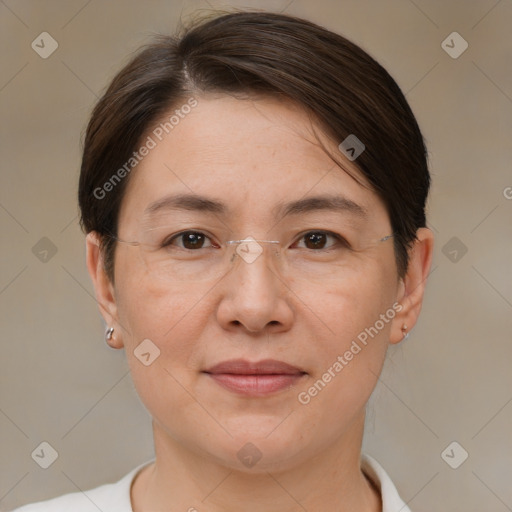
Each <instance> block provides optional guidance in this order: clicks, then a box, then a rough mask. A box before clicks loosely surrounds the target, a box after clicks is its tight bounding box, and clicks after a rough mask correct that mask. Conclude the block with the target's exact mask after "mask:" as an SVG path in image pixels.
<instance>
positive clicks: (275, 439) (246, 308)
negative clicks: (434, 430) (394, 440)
mask: <svg viewBox="0 0 512 512" xmlns="http://www.w3.org/2000/svg"><path fill="white" fill-rule="evenodd" d="M197 99H198V105H197V106H196V107H195V108H193V109H191V112H190V113H189V114H187V115H186V116H183V118H180V121H179V123H178V124H176V125H175V126H174V127H173V129H172V131H170V133H169V134H168V135H167V136H165V137H163V138H162V140H161V141H159V140H158V138H156V137H155V135H153V134H151V133H149V135H151V136H152V138H153V139H154V140H155V141H156V147H154V148H153V149H151V150H150V151H149V154H148V155H147V156H146V157H144V159H143V160H142V161H141V162H140V163H139V164H138V165H137V167H136V168H135V169H134V170H133V171H132V175H131V176H130V182H129V185H128V188H127V191H126V195H125V197H124V199H123V203H122V207H121V211H120V217H119V230H118V235H119V237H120V238H121V239H123V240H131V241H133V240H138V239H140V238H141V237H144V240H146V239H152V240H153V239H154V238H151V237H152V236H153V237H157V236H160V235H162V234H164V233H165V235H171V234H175V233H177V232H180V231H183V230H193V231H195V232H197V231H199V232H201V233H202V234H204V235H206V237H205V238H201V235H199V238H198V237H197V234H196V235H194V234H192V237H191V238H186V239H185V240H184V238H183V237H182V238H179V237H178V238H176V239H173V244H174V246H173V247H171V248H169V247H168V248H164V249H160V251H163V252H161V253H158V254H160V256H156V254H157V253H153V252H152V251H153V249H151V250H149V249H148V250H147V252H144V251H143V250H142V249H141V248H140V247H138V246H132V245H127V244H123V243H119V244H118V245H117V248H116V255H115V286H114V287H113V288H112V290H113V297H114V300H113V303H112V305H111V306H110V307H109V311H110V314H111V315H112V318H108V323H109V325H114V326H115V328H116V331H115V332H116V336H117V338H118V340H119V343H122V344H123V345H124V347H125V348H126V354H127V358H128V361H129V364H130V368H131V372H132V376H133V379H134V383H135V386H136V389H137V391H138V393H139V395H140V397H141V399H142V401H143V403H144V404H145V406H146V408H147V409H148V410H149V412H150V414H151V415H152V417H153V419H154V422H155V426H156V428H157V429H158V430H159V432H160V435H161V436H162V437H163V438H167V439H168V440H169V441H172V442H173V443H180V445H182V446H183V447H185V448H187V449H190V450H192V451H193V452H194V453H196V454H199V455H201V456H203V457H208V458H210V460H212V461H217V462H220V463H222V464H224V465H227V466H228V467H236V468H239V469H244V468H243V465H244V464H245V466H246V467H247V468H251V467H252V465H253V464H254V461H257V464H256V465H255V466H254V468H253V469H251V470H252V471H257V470H268V469H277V468H283V469H284V468H285V467H287V466H291V465H293V464H297V463H299V462H301V461H304V460H307V459H308V458H311V457H313V456H315V455H317V454H319V453H320V452H321V451H322V450H323V449H327V448H328V447H329V446H332V445H333V444H334V443H335V442H336V441H337V440H338V439H339V438H340V437H341V436H343V435H344V434H347V435H348V433H349V432H351V431H352V429H353V428H354V425H356V424H357V425H358V426H360V425H361V421H362V420H363V419H364V409H365V404H366V402H367V400H368V398H369V396H370V394H371V392H372V390H373V388H374V386H375V384H376V380H377V376H378V375H379V373H380V370H381V367H382V364H383V360H384V357H385V353H386V349H387V346H388V343H389V341H390V338H393V337H395V338H397V336H398V334H397V333H399V331H400V327H401V325H400V326H397V323H398V322H399V320H398V310H399V309H400V307H401V306H400V305H398V304H397V301H398V300H399V299H400V296H399V293H400V289H401V288H402V287H401V281H400V280H399V279H398V276H397V271H396V264H395V256H394V251H393V241H392V239H391V240H388V241H384V242H375V243H369V241H370V240H372V241H375V240H377V239H379V238H382V237H384V236H386V235H388V234H390V233H391V226H390V222H389V217H388V214H387V212H386V209H385V207H384V204H383V202H382V201H381V200H380V199H379V197H378V196H377V195H376V194H375V193H374V192H372V191H370V190H369V189H368V188H365V187H363V186H362V185H360V184H359V183H357V182H356V181H355V180H354V179H353V178H351V177H350V176H349V175H348V174H347V173H346V172H344V171H343V170H342V169H340V168H339V167H338V166H335V165H334V163H333V161H332V160H331V159H329V157H328V156H327V155H326V154H325V152H324V151H323V150H322V149H321V148H320V147H319V145H318V144H317V142H316V140H315V138H314V136H313V134H312V131H311V125H310V122H309V121H308V117H307V116H306V115H305V114H304V113H303V112H301V111H299V110H298V109H297V108H294V107H293V106H291V105H285V104H283V103H281V102H278V101H276V100H273V99H257V100H240V99H234V98H232V97H230V96H223V95H219V96H217V97H213V96H205V97H198V98H197ZM171 114H172V113H171ZM317 131H318V130H317ZM356 135H358V134H356ZM361 138H363V137H361ZM340 142H341V141H340ZM340 158H341V159H343V158H344V157H342V156H341V155H340ZM354 163H356V162H354ZM354 163H351V162H349V161H348V160H346V159H345V165H346V166H347V167H348V168H350V169H352V170H353V171H354V170H355V169H356V168H355V167H354ZM356 172H357V171H356ZM185 194H186V195H194V196H201V197H203V198H206V199H208V200H210V201H214V202H216V203H220V205H222V211H221V209H220V208H218V209H217V210H216V211H215V212H213V213H212V212H211V211H209V210H208V209H197V208H198V205H197V204H195V203H194V204H192V202H190V201H189V202H188V207H187V209H184V208H183V207H178V206H179V205H178V206H177V205H170V203H168V204H167V206H165V205H162V204H160V207H159V208H156V209H155V208H149V207H150V205H154V204H156V203H157V202H159V201H161V200H162V199H163V198H168V197H171V196H176V195H185ZM321 196H323V197H327V196H328V197H330V198H333V197H335V196H337V197H339V198H342V199H341V200H340V201H338V207H337V208H327V207H325V206H326V205H325V204H323V205H322V203H321V202H320V201H317V202H316V203H315V202H309V203H308V204H306V205H304V204H302V207H296V208H294V209H291V211H289V212H288V214H287V215H286V216H283V213H284V211H285V210H284V209H283V208H281V209H280V210H278V208H279V206H282V205H283V204H287V203H293V202H297V201H302V200H304V199H310V198H312V197H321ZM202 204H203V206H204V203H202ZM299 206H300V205H299ZM321 206H322V207H321ZM148 208H149V210H148ZM148 211H149V213H148ZM163 226H165V228H163ZM154 228H157V229H154ZM165 230H167V231H165ZM319 230H326V231H329V232H333V233H336V234H339V235H342V236H345V237H347V238H348V239H349V241H351V240H352V239H353V240H354V241H357V243H358V244H359V243H360V242H361V241H364V244H362V245H361V246H360V247H363V248H364V249H361V250H360V251H359V250H358V251H351V250H349V249H347V248H346V247H344V246H343V245H342V244H341V245H340V242H336V239H334V238H332V237H329V236H327V237H325V236H324V235H323V234H322V233H320V234H318V233H316V237H315V234H314V233H315V232H318V231H319ZM311 231H312V232H313V238H310V239H307V237H305V236H304V235H306V234H307V233H310V232H311ZM310 234H311V233H310ZM145 237H149V238H145ZM247 237H253V238H254V239H256V240H278V241H281V242H282V243H281V245H280V246H279V247H280V250H281V251H280V252H279V255H278V256H275V255H273V252H275V251H276V250H277V246H276V245H273V244H268V243H265V242H262V243H261V244H259V246H253V247H252V249H250V250H251V251H253V250H254V247H256V248H257V250H258V247H260V246H261V248H262V249H263V252H262V253H261V254H260V255H259V256H258V258H256V259H255V260H254V261H252V262H248V261H246V260H244V258H243V257H241V254H242V253H237V256H235V258H234V259H233V260H232V261H230V260H228V263H226V264H225V265H226V266H225V267H223V268H224V269H225V270H227V272H225V273H224V274H223V276H222V277H221V278H219V277H216V278H213V277H212V276H210V275H209V274H208V275H206V274H205V275H206V277H201V278H199V277H197V278H193V279H192V278H187V279H185V278H182V276H185V277H186V275H187V269H190V268H191V269H193V270H192V274H191V275H194V276H200V275H201V276H202V275H203V274H200V273H198V272H196V270H197V269H200V268H203V267H202V266H201V265H208V264H212V265H213V264H214V263H215V262H217V261H218V259H216V258H217V256H216V255H215V254H219V253H218V252H217V253H214V252H212V251H219V250H221V249H220V248H219V245H218V244H219V243H220V242H224V241H226V240H240V239H245V238H247ZM167 238H169V237H168V236H167ZM189 242H190V243H189ZM194 244H196V245H194ZM198 244H199V247H198ZM358 247H359V246H358ZM232 249H234V247H232ZM245 250H249V249H248V246H245ZM166 251H181V252H174V253H173V252H166ZM194 251H195V253H194ZM201 251H202V252H201ZM208 251H210V252H208ZM322 251H323V252H322ZM326 251H327V252H326ZM170 254H174V255H178V256H177V257H178V258H179V265H180V266H179V268H180V271H179V272H178V273H177V274H175V275H174V277H173V274H172V271H171V270H168V271H169V272H170V273H168V274H165V272H166V267H165V264H164V263H162V261H163V260H162V259H161V258H168V257H170ZM198 254H199V256H198ZM212 254H214V256H211V255H212ZM232 254H235V253H232ZM242 256H243V254H242ZM210 257H212V258H213V259H212V260H208V258H210ZM148 258H149V259H148ZM152 258H153V259H152ZM195 258H199V261H198V260H197V259H195ZM201 258H202V259H201ZM148 262H150V263H149V264H148ZM153 265H156V266H153ZM158 265H160V267H159V266H158ZM162 265H163V266H162ZM191 265H198V266H197V267H193V266H192V267H191ZM176 268H177V267H176ZM155 269H160V270H158V272H156V271H155ZM162 269H163V270H162ZM167 269H171V267H170V266H168V267H167ZM182 270H183V272H182ZM194 272H196V273H194ZM208 276H209V277H208ZM365 334H366V336H365ZM144 340H150V341H149V342H148V341H144ZM363 340H364V341H363ZM141 343H143V344H142V345H141ZM233 360H244V361H245V362H246V363H248V366H245V367H244V366H243V365H242V366H240V365H239V364H234V365H231V366H229V364H228V369H226V368H224V369H220V370H219V373H212V372H214V370H212V368H213V367H214V366H215V365H218V364H219V363H224V362H230V361H233ZM264 360H275V361H278V362H282V363H286V364H288V365H290V366H291V367H292V369H290V368H288V369H287V370H283V369H282V367H280V366H276V367H274V369H272V368H273V367H272V366H271V365H270V366H266V367H265V368H263V369H262V368H261V367H260V368H259V369H258V367H257V365H256V366H252V367H251V366H250V364H249V363H258V362H261V361H264ZM293 368H294V369H293ZM251 369H252V370H254V371H255V372H256V373H258V372H259V373H260V376H257V375H253V376H248V375H247V372H248V371H249V370H251ZM209 370H211V372H210V373H209V372H208V371H209ZM265 371H266V372H275V373H276V374H275V375H273V376H269V375H267V376H266V377H265V376H262V375H261V374H262V373H264V372H265ZM226 372H228V373H229V372H234V373H235V375H233V374H231V375H227V374H226ZM248 443H250V444H248ZM260 456H261V459H260V460H257V459H258V458H259V457H260ZM251 457H252V459H251ZM251 460H252V461H253V462H250V461H251Z"/></svg>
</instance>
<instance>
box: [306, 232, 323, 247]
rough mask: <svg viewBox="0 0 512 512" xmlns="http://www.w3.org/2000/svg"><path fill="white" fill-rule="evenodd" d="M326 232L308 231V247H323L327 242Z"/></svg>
mask: <svg viewBox="0 0 512 512" xmlns="http://www.w3.org/2000/svg"><path fill="white" fill-rule="evenodd" d="M326 239H327V235H326V234H325V233H308V234H307V235H306V236H305V237H304V240H305V244H306V247H307V248H308V249H323V248H324V247H325V244H326V243H327V240H326Z"/></svg>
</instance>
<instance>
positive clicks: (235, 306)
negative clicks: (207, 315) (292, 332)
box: [217, 243, 293, 334]
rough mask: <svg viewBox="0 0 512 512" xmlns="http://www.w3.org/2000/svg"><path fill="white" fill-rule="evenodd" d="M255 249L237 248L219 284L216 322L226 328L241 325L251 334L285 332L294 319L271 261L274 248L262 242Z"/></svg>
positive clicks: (288, 295)
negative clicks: (258, 248)
mask: <svg viewBox="0 0 512 512" xmlns="http://www.w3.org/2000/svg"><path fill="white" fill-rule="evenodd" d="M254 248H255V247H254V246H253V248H252V249H251V251H247V247H244V246H243V245H242V246H240V247H238V248H237V249H238V251H236V253H235V254H236V256H234V258H233V262H232V266H231V268H230V270H229V272H228V273H227V274H226V276H225V277H224V278H223V279H222V281H221V282H220V283H219V285H220V288H219V290H220V293H221V298H220V303H219V306H218V309H217V319H218V322H219V324H220V325H221V326H222V327H223V328H224V329H226V330H231V331H232V330H234V329H240V328H242V329H244V330H245V331H246V332H249V333H252V334H255V333H259V332H265V333H271V334H272V333H277V332H282V331H286V330H288V329H290V327H291V325H292V322H293V309H292V307H291V304H290V292H289V290H288V288H287V287H286V283H284V281H283V280H282V277H281V276H280V275H279V273H278V272H277V271H276V268H275V265H273V264H272V254H273V253H274V252H276V250H277V248H276V247H275V246H274V245H273V244H268V243H262V244H261V249H262V250H261V249H260V250H259V251H261V252H260V253H259V254H258V252H259V251H258V250H256V251H254ZM255 256H256V257H255Z"/></svg>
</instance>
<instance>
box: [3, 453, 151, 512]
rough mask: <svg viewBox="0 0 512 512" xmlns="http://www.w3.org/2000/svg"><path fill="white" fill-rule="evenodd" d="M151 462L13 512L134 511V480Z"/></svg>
mask: <svg viewBox="0 0 512 512" xmlns="http://www.w3.org/2000/svg"><path fill="white" fill-rule="evenodd" d="M151 462H152V461H149V462H145V463H144V464H141V465H140V466H137V467H136V468H134V469H132V470H131V471H130V472H129V473H128V474H127V475H125V476H124V477H123V478H121V480H119V481H118V482H116V483H111V484H105V485H101V486H100V487H96V488H95V489H90V490H88V491H83V492H73V493H70V494H64V495H63V496H59V497H58V498H53V499H50V500H45V501H39V502H37V503H31V504H30V505H24V506H23V507H20V508H17V509H15V510H13V511H12V512H69V511H73V512H98V510H105V511H107V510H108V511H109V512H132V506H131V500H130V488H131V485H132V482H133V480H134V479H135V476H136V475H137V473H139V471H141V470H142V468H143V467H145V466H147V465H148V464H150V463H151Z"/></svg>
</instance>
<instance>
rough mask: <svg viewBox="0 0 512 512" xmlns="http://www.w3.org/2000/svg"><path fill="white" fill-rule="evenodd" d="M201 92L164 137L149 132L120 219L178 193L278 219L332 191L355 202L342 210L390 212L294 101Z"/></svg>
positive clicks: (372, 217)
mask: <svg viewBox="0 0 512 512" xmlns="http://www.w3.org/2000/svg"><path fill="white" fill-rule="evenodd" d="M196 98H197V101H198V104H197V106H196V107H195V108H194V109H192V110H191V111H190V113H188V114H186V115H183V116H182V117H180V120H179V122H178V123H177V124H174V125H172V129H171V128H170V127H169V126H168V127H167V128H168V132H169V133H167V134H166V133H165V132H164V136H163V137H162V140H158V138H156V137H155V135H154V134H153V132H152V131H149V132H148V134H149V136H150V137H152V138H153V139H154V140H155V143H156V145H155V147H154V148H153V149H151V151H150V152H149V154H147V155H146V156H145V157H144V158H143V159H142V161H141V162H140V163H139V164H138V165H137V167H136V168H135V169H134V170H133V171H132V174H131V176H130V181H129V183H128V187H127V190H126V193H125V197H124V199H123V202H122V207H121V212H120V224H125V223H128V224H130V223H135V222H137V221H140V220H141V219H142V218H144V217H146V216H147V215H148V213H149V214H150V213H151V211H152V210H153V211H154V210H155V206H156V205H158V204H160V205H162V204H163V203H165V202H166V198H167V197H169V196H174V197H175V196H177V195H179V196H185V195H187V196H200V197H202V198H203V199H205V198H210V199H212V201H213V202H216V203H224V205H225V208H223V211H220V210H219V211H218V212H217V213H219V214H226V215H231V216H237V218H239V219H240V220H244V221H245V220H249V221H250V220H252V219H256V218H260V217H265V219H271V218H275V217H276V216H277V215H280V214H283V213H285V212H286V209H287V208H288V210H289V209H290V208H291V207H292V205H291V203H292V202H295V203H297V201H299V200H302V201H304V200H305V199H307V198H308V197H319V196H322V197H325V196H327V195H328V196H330V197H331V198H334V199H335V200H334V201H333V202H332V204H333V206H334V207H335V208H334V210H336V206H340V204H341V203H344V204H343V205H342V206H350V205H352V207H347V208H337V210H338V211H339V212H343V211H344V212H345V213H346V214H347V215H348V214H350V213H352V214H353V215H355V214H357V213H358V211H359V213H361V212H364V213H366V218H367V220H368V221H372V222H376V221H377V219H379V218H382V217H384V221H385V220H386V219H387V213H386V211H385V207H384V205H383V203H382V201H381V200H380V198H379V197H378V196H377V194H376V193H375V192H373V191H371V190H370V189H369V188H368V187H365V186H362V185H361V184H360V183H358V182H357V181H356V180H354V178H353V177H351V176H350V175H349V174H348V173H347V172H345V171H344V170H343V169H342V168H341V167H340V166H339V165H338V164H337V163H336V162H335V161H333V160H332V158H330V157H329V155H328V154H327V153H326V152H325V151H324V150H323V149H322V146H321V145H320V144H319V141H318V139H317V138H316V137H315V133H316V134H317V135H318V136H320V140H321V142H322V143H323V144H324V145H325V146H326V147H327V148H328V150H330V151H336V145H335V144H334V143H333V141H330V140H329V139H328V138H327V137H326V136H325V135H323V134H322V132H321V131H320V130H319V129H318V128H317V127H313V125H312V123H311V121H310V119H309V117H308V115H307V114H306V113H305V112H304V111H303V110H301V109H299V108H297V107H296V106H295V105H294V104H291V103H289V102H282V101H278V100H277V99H272V98H251V99H236V98H233V97H231V96H227V95H217V96H212V95H208V96H199V97H197V96H196ZM172 113H173V112H170V113H169V115H167V116H165V118H164V119H163V122H165V121H166V120H168V118H169V117H170V115H172ZM160 126H161V125H160ZM313 129H314V130H315V133H314V132H313ZM338 162H341V164H342V166H343V167H344V168H345V170H348V171H349V173H351V174H354V175H357V176H358V177H361V176H362V174H361V173H360V171H359V170H358V169H357V167H356V166H355V165H354V163H352V162H349V161H348V160H346V159H345V158H344V157H343V156H342V155H339V159H338ZM363 181H364V180H363ZM340 198H341V201H340V200H339V199H340ZM171 203H172V201H167V206H172V207H175V206H176V201H174V205H173V204H171ZM185 203H186V201H185V202H183V201H182V205H184V204H185ZM189 204H191V203H190V201H189ZM295 206H296V207H295V210H294V211H295V213H296V214H298V213H300V210H301V207H300V206H301V205H299V204H298V203H297V204H295ZM302 206H304V204H303V203H302ZM358 207H359V208H358ZM185 209H186V208H185ZM189 210H191V208H189ZM306 210H307V208H305V209H304V208H303V210H302V211H304V212H305V211H306ZM310 210H311V208H310Z"/></svg>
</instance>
